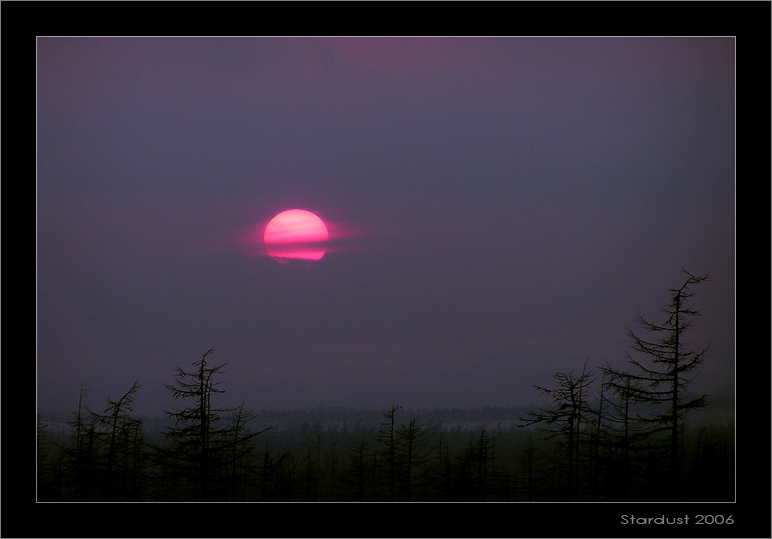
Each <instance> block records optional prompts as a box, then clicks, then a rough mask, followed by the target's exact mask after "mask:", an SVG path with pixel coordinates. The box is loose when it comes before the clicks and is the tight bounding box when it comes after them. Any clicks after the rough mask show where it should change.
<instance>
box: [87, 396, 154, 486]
mask: <svg viewBox="0 0 772 539" xmlns="http://www.w3.org/2000/svg"><path fill="white" fill-rule="evenodd" d="M140 387H141V386H140V385H139V382H138V381H135V382H134V384H133V385H132V386H131V388H130V389H129V390H128V391H127V392H126V393H124V394H123V396H121V397H120V398H119V399H118V400H112V399H110V398H108V399H107V407H106V408H105V410H104V412H103V413H102V414H96V413H93V418H94V420H95V421H96V423H97V425H98V427H97V428H98V431H99V437H100V438H101V440H102V446H103V448H104V450H105V452H106V454H105V455H104V456H103V457H102V458H101V459H100V460H101V461H102V466H103V469H102V473H101V475H102V481H101V483H102V494H101V496H100V498H101V499H102V500H105V501H116V500H126V499H131V498H138V497H139V493H138V492H137V491H136V489H137V487H138V485H139V481H138V475H139V468H140V466H141V464H140V462H139V461H140V460H141V454H140V452H141V444H142V440H141V425H142V422H141V420H140V419H138V418H134V417H132V416H130V415H129V412H131V411H132V404H133V402H134V397H135V395H136V393H137V392H138V391H139V389H140Z"/></svg>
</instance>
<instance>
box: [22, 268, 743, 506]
mask: <svg viewBox="0 0 772 539" xmlns="http://www.w3.org/2000/svg"><path fill="white" fill-rule="evenodd" d="M687 275H688V278H687V279H686V281H685V282H684V284H683V285H682V286H681V287H680V288H678V289H672V290H671V297H670V302H669V303H668V304H667V305H666V306H665V308H664V309H663V310H664V313H665V316H664V318H665V320H664V321H662V322H658V323H651V322H649V321H646V320H644V319H642V318H640V317H639V318H638V323H639V326H640V328H641V330H642V331H643V332H644V334H643V335H639V334H637V333H635V332H633V331H630V332H629V336H630V339H631V343H632V349H633V353H634V354H635V355H630V356H629V358H628V360H629V367H630V368H629V369H628V370H626V371H622V370H618V369H612V368H610V367H608V366H606V367H601V368H597V369H591V368H589V367H588V362H585V363H584V365H583V366H581V368H578V369H577V370H576V371H571V372H567V373H566V372H559V373H556V374H555V375H554V377H553V382H552V384H550V385H545V386H543V387H542V386H540V387H538V388H537V389H538V390H539V391H540V392H541V393H542V394H543V395H545V396H546V397H548V399H549V403H548V404H547V405H545V406H543V407H539V408H534V409H531V410H516V409H480V410H466V411H455V412H454V413H453V414H451V413H450V412H442V411H436V410H435V411H423V412H410V411H408V410H404V409H403V408H402V407H400V406H396V405H392V406H390V407H389V408H387V409H384V410H380V411H377V412H370V413H367V412H360V413H359V414H352V413H349V414H348V415H340V416H339V417H336V414H340V413H341V412H340V411H334V410H333V411H330V410H328V411H327V412H325V413H321V412H318V411H316V412H314V411H307V412H302V411H301V412H292V413H290V412H286V413H284V414H277V413H273V414H272V413H269V412H255V411H254V410H252V409H249V408H248V407H246V406H245V405H244V404H242V405H240V406H236V407H223V406H221V405H220V400H221V398H220V396H221V395H220V394H221V393H223V392H224V390H222V389H221V388H220V387H219V376H220V375H221V374H222V373H223V367H224V365H213V364H212V362H211V356H212V353H213V352H214V350H208V351H207V352H206V353H204V354H203V355H202V357H201V358H200V359H199V360H198V361H196V362H195V363H193V364H192V365H191V367H190V369H189V370H185V369H182V368H178V371H177V373H176V376H175V378H174V381H173V382H172V383H169V384H168V385H167V389H168V390H169V393H170V395H171V397H172V398H173V399H174V403H175V405H176V406H174V407H172V408H170V409H169V410H167V411H166V412H165V418H164V419H163V421H161V422H160V423H159V422H158V421H152V420H149V419H147V418H140V417H136V416H134V415H133V414H132V404H133V401H134V398H135V396H136V394H137V393H138V391H139V390H140V386H139V384H138V383H136V382H135V383H134V384H133V385H132V386H131V387H130V388H129V389H128V390H127V392H126V393H125V394H124V395H122V396H121V397H120V398H118V399H107V401H106V403H105V404H104V405H103V406H102V407H100V410H101V411H95V410H94V409H93V408H92V406H90V405H89V403H88V402H87V401H88V399H87V392H86V390H85V388H81V392H80V398H79V401H78V407H77V409H76V410H75V411H73V412H72V414H71V416H70V417H68V418H67V420H66V423H64V424H65V425H66V428H62V429H54V428H52V425H54V424H55V423H52V422H51V421H50V419H51V418H43V417H41V416H38V447H37V458H38V474H37V481H38V484H37V486H38V489H37V494H38V500H39V501H367V502H380V501H400V502H413V501H473V502H474V501H479V502H484V501H503V502H508V501H509V502H517V501H700V502H701V501H732V500H733V499H734V427H733V418H732V417H731V415H729V416H721V415H718V414H709V413H708V412H709V409H708V408H709V407H708V404H709V399H708V397H707V396H706V395H691V394H690V392H689V387H688V386H689V383H690V381H691V379H692V378H693V375H694V374H695V373H696V371H697V369H698V367H699V365H700V364H701V363H702V361H703V360H704V358H705V357H706V356H705V353H706V351H707V350H702V351H699V352H693V351H689V350H687V349H685V347H684V345H683V342H684V341H683V339H682V335H683V333H684V331H686V329H688V327H689V320H690V318H691V317H692V316H694V315H696V314H697V313H696V312H695V311H693V310H692V309H691V308H690V306H689V299H690V298H691V296H692V294H693V292H692V288H691V287H692V286H693V285H696V284H699V283H700V282H702V281H703V280H705V277H695V276H693V275H691V274H687ZM706 407H707V408H706ZM729 409H730V410H731V406H730V407H729ZM708 417H713V419H712V420H710V421H707V420H706V419H705V418H708ZM492 418H495V420H494V419H492ZM700 418H701V419H700Z"/></svg>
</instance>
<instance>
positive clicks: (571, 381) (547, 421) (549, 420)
mask: <svg viewBox="0 0 772 539" xmlns="http://www.w3.org/2000/svg"><path fill="white" fill-rule="evenodd" d="M586 367H587V362H586V361H585V364H584V367H583V368H582V373H581V374H580V375H579V376H576V375H574V373H573V372H569V373H563V372H557V373H555V375H554V376H553V378H554V379H555V380H556V386H555V387H553V388H547V387H542V386H538V385H537V386H536V389H538V390H539V391H540V392H541V393H543V394H545V395H547V396H548V397H550V398H551V399H552V401H553V403H554V406H553V407H552V408H549V409H545V410H540V411H538V412H529V413H528V417H526V418H521V420H522V421H523V423H522V426H524V427H525V426H529V425H535V424H539V425H541V426H540V427H539V428H540V430H542V431H543V432H545V433H546V434H547V439H552V438H555V437H559V439H560V441H561V442H562V443H563V444H564V447H565V453H564V454H565V458H566V466H567V469H566V478H567V486H566V489H567V494H568V497H569V499H571V500H575V499H576V498H577V488H578V465H577V461H578V458H579V454H580V453H579V449H580V436H581V433H582V428H583V421H584V418H585V417H586V416H587V415H588V414H591V413H592V410H591V409H590V407H589V404H588V388H589V387H590V385H591V384H592V382H593V380H594V378H593V373H592V371H589V372H588V371H587V370H586Z"/></svg>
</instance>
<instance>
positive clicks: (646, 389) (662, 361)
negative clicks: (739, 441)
mask: <svg viewBox="0 0 772 539" xmlns="http://www.w3.org/2000/svg"><path fill="white" fill-rule="evenodd" d="M682 271H683V272H684V273H685V274H686V275H687V278H686V279H685V281H684V282H683V284H681V286H679V287H678V288H671V289H670V301H669V302H668V303H667V304H666V305H665V306H663V307H662V311H663V313H664V315H665V316H664V317H663V318H664V320H663V321H662V322H658V323H655V322H651V321H649V320H647V319H645V318H644V317H642V316H641V315H640V314H638V315H637V316H636V322H637V323H638V324H639V326H640V328H641V329H642V330H643V331H645V332H646V333H647V334H648V336H647V337H645V338H644V337H643V336H641V335H639V334H638V333H636V332H634V331H633V330H631V329H628V330H627V334H628V337H629V338H630V340H631V342H632V348H633V350H634V351H635V352H636V353H637V354H636V355H637V356H641V358H640V359H638V358H636V357H633V356H632V355H630V354H629V353H628V354H627V360H628V364H629V365H630V366H631V367H632V370H631V371H630V372H625V371H621V370H616V369H613V368H610V367H607V368H606V369H605V373H606V374H607V375H609V376H610V379H611V380H612V382H611V384H612V386H613V387H614V388H615V389H616V390H617V391H618V392H620V393H622V394H623V395H625V396H627V397H629V398H630V399H632V400H633V401H635V402H636V403H638V404H643V405H645V407H644V409H645V410H646V412H645V413H639V415H638V416H637V420H638V421H639V422H640V423H641V424H643V425H644V427H645V434H646V435H647V437H648V438H649V439H650V440H651V442H650V443H652V444H653V447H661V448H662V449H664V450H665V451H666V452H667V458H668V460H669V466H668V469H669V473H668V485H669V493H670V498H671V499H673V500H677V499H678V498H679V488H680V475H681V470H680V460H681V457H682V455H681V449H680V446H681V443H680V437H681V435H682V433H683V420H684V418H685V416H686V415H687V414H688V413H689V412H692V411H694V410H696V409H698V408H702V407H704V406H707V404H708V400H707V399H708V396H707V395H699V396H695V395H690V394H689V393H688V391H687V390H688V386H689V384H690V383H691V382H692V380H693V375H694V374H695V371H696V370H697V368H698V367H699V366H700V365H701V364H702V363H703V362H704V360H705V357H706V353H707V352H708V350H709V348H710V346H708V347H706V348H703V349H701V350H700V351H692V350H689V349H688V348H687V346H686V343H685V341H684V334H685V333H686V331H687V330H688V329H689V328H690V327H691V319H692V318H693V317H695V316H699V314H700V313H699V312H698V311H697V310H695V309H694V308H693V307H692V298H693V297H694V294H695V293H694V291H693V289H692V288H693V286H694V285H697V284H700V283H702V282H703V281H706V280H707V279H708V274H705V275H702V276H696V275H693V274H691V273H689V272H688V271H686V270H685V269H684V270H682ZM658 436H664V439H663V440H661V442H660V441H659V440H658ZM658 443H659V445H657V444H658Z"/></svg>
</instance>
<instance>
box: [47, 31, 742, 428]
mask: <svg viewBox="0 0 772 539" xmlns="http://www.w3.org/2000/svg"><path fill="white" fill-rule="evenodd" d="M37 46H38V55H37V61H38V65H37V67H38V79H37V89H38V95H37V103H38V108H37V114H38V116H37V128H38V132H37V134H38V140H37V144H38V146H37V156H38V168H37V275H38V280H37V374H38V403H39V406H40V408H41V410H43V411H46V410H55V409H63V410H71V409H73V408H74V407H75V405H76V403H77V396H78V391H79V387H80V384H81V382H85V383H87V384H88V386H89V388H90V391H91V397H90V399H91V401H92V402H93V403H94V404H96V405H99V404H102V403H103V401H104V399H105V398H106V397H107V396H108V395H110V396H118V395H120V394H122V393H123V392H125V391H126V390H127V389H128V388H129V387H130V386H131V384H132V383H133V382H134V380H136V379H138V380H139V381H140V383H141V384H142V385H143V388H142V390H141V392H140V393H139V395H138V397H137V406H136V411H137V412H139V413H146V414H151V415H156V414H161V413H162V411H163V410H164V409H166V408H168V407H169V406H171V398H170V397H169V395H168V394H167V393H166V391H165V390H164V388H163V383H165V382H171V381H172V377H173V375H174V371H175V367H176V366H177V365H180V366H186V365H189V364H190V363H191V362H193V361H195V360H197V359H198V358H199V357H200V355H201V354H202V353H203V352H204V351H206V349H208V348H209V347H211V346H213V345H216V347H217V349H218V352H217V354H216V355H215V356H214V360H215V361H217V362H228V363H229V365H228V367H227V368H226V374H225V375H224V376H223V377H222V378H221V381H222V386H221V387H222V388H223V389H225V390H226V393H225V395H224V398H225V400H226V401H228V402H229V403H238V402H240V401H241V400H244V401H245V402H246V403H247V404H248V405H251V406H254V407H255V408H258V409H262V408H287V407H306V406H317V405H344V406H368V407H382V408H385V407H388V406H390V405H391V404H392V403H397V404H402V405H404V406H406V407H423V406H427V407H434V406H437V407H446V406H474V405H488V404H490V405H518V404H527V403H530V402H532V401H534V400H535V399H537V398H538V395H537V393H536V392H535V390H534V389H533V384H549V382H550V379H551V376H552V374H553V373H554V372H555V371H558V370H564V371H568V370H572V369H580V368H581V365H582V363H583V361H584V359H585V358H586V357H587V355H588V354H591V360H590V364H591V365H592V366H600V365H603V364H605V363H606V362H609V363H612V364H614V365H622V364H623V362H624V357H625V353H626V352H627V351H628V350H629V349H630V347H629V342H628V340H627V338H626V336H625V328H626V327H633V328H634V327H635V322H634V318H635V315H636V313H637V312H639V313H641V314H642V315H644V316H649V317H654V318H656V316H657V312H658V309H659V308H660V307H661V306H662V304H664V303H665V302H666V301H667V299H668V289H669V288H671V287H676V286H680V284H681V282H682V275H681V273H680V271H681V267H685V268H686V269H688V270H690V271H692V272H694V273H704V272H708V271H709V272H710V273H711V280H710V281H709V282H708V283H705V284H703V285H701V286H700V288H698V289H697V292H698V295H697V297H696V300H697V301H696V308H697V309H698V310H700V311H701V312H702V317H700V318H698V319H696V320H695V321H694V326H693V331H692V332H691V334H690V335H689V341H690V342H692V343H694V347H695V348H699V347H701V346H702V345H706V344H708V343H709V342H711V341H712V343H713V344H712V353H711V356H710V358H709V360H708V362H707V364H706V365H705V367H704V368H703V371H702V373H701V375H700V376H699V378H698V382H697V383H698V384H699V388H700V389H702V390H704V391H708V392H716V391H720V392H727V391H732V390H733V385H734V332H735V324H734V285H735V270H734V255H735V247H734V235H735V226H734V193H735V178H734V153H735V144H734V99H735V94H734V85H735V79H734V69H735V66H734V55H735V42H734V39H732V38H581V39H580V38H183V39H180V38H39V39H38V45H37ZM290 208H303V209H306V210H309V211H313V212H314V213H316V214H318V215H319V216H320V217H321V218H322V219H324V220H325V222H326V223H327V224H328V226H329V228H330V233H331V237H332V241H333V242H334V248H333V249H331V250H330V252H328V254H327V255H326V256H325V257H324V258H323V259H322V260H321V261H320V262H317V263H314V264H313V265H311V266H309V267H294V266H287V265H281V264H277V263H276V262H274V261H273V260H272V259H270V258H268V257H266V256H261V255H262V254H263V252H262V250H261V249H262V248H261V246H260V245H259V244H256V243H254V238H260V237H261V236H262V227H264V226H265V224H266V223H267V221H268V220H269V219H270V218H271V217H273V216H274V215H275V214H277V213H279V212H280V211H283V210H286V209H290ZM250 242H252V243H250Z"/></svg>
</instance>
